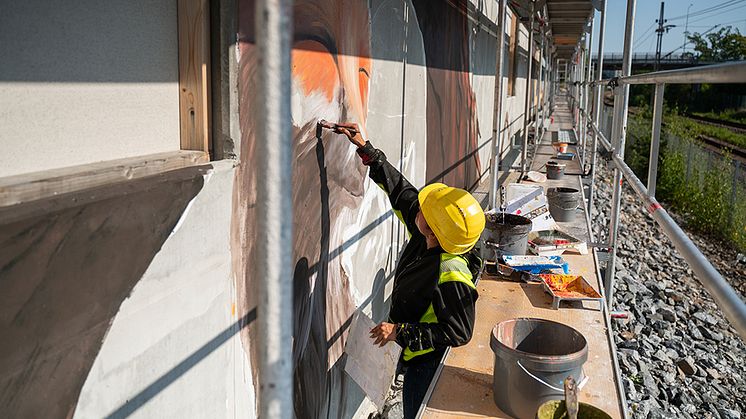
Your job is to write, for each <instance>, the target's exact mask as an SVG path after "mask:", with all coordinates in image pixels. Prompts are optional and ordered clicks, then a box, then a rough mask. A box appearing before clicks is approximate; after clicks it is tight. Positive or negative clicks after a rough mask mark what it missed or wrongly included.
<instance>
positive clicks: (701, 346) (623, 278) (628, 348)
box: [371, 165, 746, 419]
mask: <svg viewBox="0 0 746 419" xmlns="http://www.w3.org/2000/svg"><path fill="white" fill-rule="evenodd" d="M602 166H603V165H602ZM596 186H597V189H596V191H597V194H598V195H597V201H596V202H601V203H605V205H602V207H601V208H600V211H598V209H596V210H595V211H594V214H593V218H592V220H593V223H594V232H595V233H596V237H597V240H596V241H602V240H603V238H604V237H605V236H606V234H607V231H606V230H607V229H608V207H609V203H610V201H611V172H610V171H609V170H608V169H607V168H606V167H599V169H598V172H597V183H596ZM622 202H623V204H622V213H621V214H622V215H621V221H620V228H619V247H618V252H617V255H618V258H617V276H616V277H617V284H616V292H615V295H614V305H613V306H614V310H616V311H624V312H628V313H629V318H628V319H627V320H623V321H617V320H615V321H614V327H615V330H614V332H615V333H614V335H615V341H616V344H617V349H618V353H617V354H618V359H619V365H620V368H621V373H622V379H623V382H624V388H625V390H626V395H627V406H628V411H629V414H630V417H632V418H634V419H638V418H646V419H647V418H650V419H653V418H691V419H695V418H696V419H699V418H705V419H711V418H716V419H717V418H722V419H735V418H738V419H740V418H742V417H744V415H743V414H742V413H741V412H746V400H745V396H746V368H744V365H745V364H746V346H745V345H744V342H743V340H741V338H740V337H739V336H738V334H737V333H736V332H735V330H734V329H733V328H732V327H731V326H730V325H729V324H728V321H727V320H726V319H725V317H724V315H723V314H722V312H720V310H719V309H718V308H717V306H716V305H715V303H714V302H713V300H712V298H711V297H710V296H709V294H708V293H707V291H705V290H704V288H703V287H702V285H701V284H700V283H699V282H698V281H697V280H696V279H695V278H694V275H693V273H692V271H691V269H689V267H688V266H687V264H686V262H685V261H684V260H683V259H682V258H681V256H679V254H678V253H677V251H676V249H675V248H674V247H673V245H672V244H671V243H670V241H669V240H668V238H667V237H665V236H664V235H663V233H662V232H660V230H658V228H657V227H656V224H655V222H654V221H653V219H652V218H651V217H650V216H649V215H648V213H647V211H646V210H645V209H643V208H642V206H641V205H640V201H639V200H638V199H637V198H636V195H635V194H634V191H632V189H631V188H629V187H628V186H626V184H625V187H624V189H623V200H622ZM672 216H673V217H674V218H675V219H677V217H676V215H675V214H672ZM679 221H680V220H678V219H677V222H679ZM680 224H681V223H680ZM690 237H691V239H692V240H693V241H694V243H695V244H696V245H697V247H699V248H700V250H702V252H703V253H704V254H705V256H707V258H708V259H709V260H710V262H711V263H713V265H714V266H715V268H716V269H718V271H720V273H721V274H722V275H723V276H724V277H725V278H726V279H727V280H728V281H729V282H730V284H731V285H732V286H733V287H734V288H735V289H737V290H739V291H740V293H741V295H742V296H743V295H746V257H744V256H743V255H739V254H738V253H737V252H736V250H735V249H734V248H733V247H732V246H729V245H728V244H726V243H724V242H722V241H720V240H717V239H714V238H712V237H706V236H703V235H697V234H691V233H690ZM401 417H402V410H401V377H398V379H397V381H396V382H395V383H394V385H393V386H392V391H391V393H390V394H389V400H388V402H387V404H386V407H385V408H384V411H383V412H381V413H379V414H377V415H372V416H371V418H374V419H399V418H401Z"/></svg>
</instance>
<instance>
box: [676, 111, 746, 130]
mask: <svg viewBox="0 0 746 419" xmlns="http://www.w3.org/2000/svg"><path fill="white" fill-rule="evenodd" d="M686 117H687V118H689V119H693V120H695V121H699V122H704V123H705V124H708V125H714V126H716V127H722V128H727V129H729V130H732V131H735V132H737V133H739V134H746V124H741V123H738V122H730V121H723V120H720V119H715V118H708V117H706V116H698V115H694V114H691V113H688V114H686Z"/></svg>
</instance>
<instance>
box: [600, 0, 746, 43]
mask: <svg viewBox="0 0 746 419" xmlns="http://www.w3.org/2000/svg"><path fill="white" fill-rule="evenodd" d="M690 5H691V7H690ZM660 7H661V2H660V0H637V9H636V14H635V30H634V42H633V46H634V48H633V52H641V53H644V52H655V43H656V35H657V34H656V33H655V28H656V27H657V23H655V21H656V19H658V16H659V15H660ZM607 8H608V12H607V14H606V38H605V40H604V44H605V45H604V52H606V53H612V52H617V53H621V52H622V51H623V46H624V24H625V16H626V13H627V2H626V1H625V0H607ZM711 8H714V9H713V10H709V11H708V9H711ZM687 9H688V12H689V32H690V33H694V32H699V33H703V32H705V31H707V30H708V29H710V28H712V27H713V26H714V25H717V24H720V25H721V26H719V27H717V28H715V29H714V30H713V31H717V30H718V29H720V28H721V27H723V26H732V27H733V30H735V29H736V28H738V30H740V31H741V34H746V0H667V1H665V9H664V19H667V20H668V22H666V24H667V25H676V26H675V27H673V28H671V29H670V30H669V31H668V33H664V34H663V48H662V51H663V53H664V54H667V53H668V52H670V51H672V50H674V49H677V48H678V50H677V51H676V52H675V53H681V52H683V48H680V47H682V46H683V44H684V29H685V24H686V15H687ZM599 22H600V13H598V12H596V18H595V23H594V27H593V32H594V35H593V45H592V47H591V48H592V49H593V54H594V55H595V54H596V52H597V51H598V30H599V26H600V24H599ZM687 51H692V44H691V42H690V43H689V44H688V45H687Z"/></svg>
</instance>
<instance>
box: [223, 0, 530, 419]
mask: <svg viewBox="0 0 746 419" xmlns="http://www.w3.org/2000/svg"><path fill="white" fill-rule="evenodd" d="M477 6H479V5H477ZM470 7H471V8H472V10H473V8H474V6H472V5H471V3H469V0H459V1H455V2H454V1H424V0H412V1H410V0H371V1H370V2H363V1H357V0H315V1H309V0H306V1H303V0H301V1H296V2H294V6H293V13H294V25H295V28H294V31H295V34H294V37H293V42H294V44H293V53H292V90H291V95H292V96H291V103H292V124H293V137H292V141H293V145H292V147H293V148H292V153H293V164H294V166H293V179H292V182H293V191H292V196H293V205H294V211H293V214H292V217H289V222H292V223H293V226H294V229H295V230H294V234H293V243H292V246H289V249H290V248H292V252H293V260H294V261H295V272H294V277H293V285H294V324H295V326H294V330H293V333H294V346H293V361H294V363H295V364H294V365H295V371H294V390H295V395H294V397H295V400H294V409H295V415H296V416H297V417H299V418H318V417H351V416H354V415H356V414H358V415H364V414H365V415H367V413H365V412H366V409H371V406H369V405H366V402H365V401H364V395H363V394H361V391H360V389H359V388H357V385H356V384H355V383H354V382H352V381H351V380H350V379H349V378H348V377H347V376H346V375H345V374H344V372H343V370H342V368H341V365H342V363H343V362H344V357H343V350H344V346H345V342H346V339H347V333H348V328H349V325H350V320H351V316H352V314H353V313H354V311H355V310H357V309H360V310H363V311H364V312H366V313H367V314H369V315H371V316H372V318H373V319H374V320H376V321H380V320H383V319H384V318H385V316H386V315H387V311H388V309H387V307H388V306H387V298H388V296H389V295H390V289H391V286H392V278H391V277H392V275H393V274H392V272H393V269H394V268H395V266H396V260H397V257H398V254H399V251H400V250H401V249H402V247H403V245H404V244H405V242H406V237H405V232H404V229H403V228H402V227H401V225H400V224H399V223H398V222H397V221H396V219H395V217H393V215H392V213H391V211H390V207H389V203H388V200H387V199H386V197H385V196H384V195H383V194H382V193H381V191H380V189H379V188H378V187H377V186H376V185H374V184H373V183H372V182H371V181H370V180H369V179H368V178H367V170H366V168H365V167H364V166H362V164H361V163H360V160H359V158H358V157H357V156H356V154H355V150H354V148H353V147H352V146H351V145H350V144H349V143H348V142H347V141H346V140H345V139H343V138H341V137H340V136H338V135H336V134H333V133H328V132H323V133H321V134H320V135H317V132H316V122H317V121H318V120H319V119H327V120H333V121H336V120H340V121H353V122H357V123H358V124H360V126H361V129H362V131H363V133H364V135H365V136H366V138H368V139H370V140H371V142H373V144H374V145H375V146H377V147H378V148H381V149H382V150H384V152H386V154H387V156H388V158H389V161H390V162H391V163H392V164H394V165H395V166H397V167H399V168H401V170H402V171H403V173H405V174H406V175H407V176H408V178H409V179H410V180H411V181H412V182H413V184H414V185H415V186H418V187H422V186H424V184H425V183H426V182H433V181H443V182H446V183H450V184H452V185H455V186H461V187H467V188H470V187H473V186H474V185H475V184H476V183H477V182H478V181H479V179H480V176H481V175H482V174H483V173H485V172H486V170H487V169H488V167H487V164H488V162H489V156H490V149H489V147H487V146H485V147H483V148H481V149H480V148H479V146H480V145H483V146H484V145H488V144H489V139H490V136H491V127H492V108H493V104H494V100H493V99H494V68H495V52H494V46H495V39H494V36H493V35H491V34H490V33H488V32H487V31H486V30H485V31H483V32H482V33H477V35H473V33H474V31H473V29H474V26H473V23H470V21H469V18H468V17H467V13H469V12H468V10H469V8H470ZM479 7H481V8H482V9H484V5H481V6H479ZM253 9H254V2H253V1H251V0H244V1H241V2H239V40H240V45H239V51H240V61H239V66H240V74H239V91H240V97H241V101H240V103H241V108H240V124H241V133H242V138H241V150H242V156H241V161H242V164H241V165H240V166H239V170H238V173H237V181H236V183H235V188H236V190H235V195H234V196H235V200H234V213H235V214H236V217H235V219H234V227H233V234H234V239H233V246H234V251H233V254H234V269H235V271H236V277H237V281H238V283H237V290H238V293H239V295H238V298H239V302H240V306H241V310H242V311H248V310H252V309H253V308H254V307H255V304H256V303H255V301H254V288H255V286H256V282H257V281H258V280H259V278H261V272H255V271H253V266H255V265H256V263H255V262H254V258H255V257H256V256H255V255H256V247H257V243H256V242H254V241H253V240H252V237H253V236H254V234H255V231H256V224H255V223H256V221H255V220H256V216H255V205H256V199H257V195H256V179H257V178H258V177H259V176H261V173H257V171H256V168H257V164H256V162H257V161H258V159H261V156H258V155H256V143H257V141H260V139H258V138H256V126H257V124H259V123H261V122H262V121H260V120H258V116H257V115H256V113H255V111H254V106H253V102H252V101H253V100H256V99H257V98H255V92H256V90H257V84H256V83H257V77H256V69H257V65H258V63H257V55H256V48H255V38H254V15H253V14H254V10H253ZM493 9H494V10H493ZM480 10H481V9H480ZM490 13H493V14H496V9H495V8H494V7H491V8H490ZM483 19H486V18H483ZM258 100H261V98H258ZM521 101H522V99H521ZM521 103H522V102H521ZM516 116H518V115H516ZM242 339H243V342H244V345H245V347H246V348H247V350H248V351H247V357H248V358H249V359H250V360H251V362H252V364H253V365H254V368H253V371H254V380H255V383H256V382H257V380H258V377H259V376H260V375H261V371H258V370H257V368H256V365H255V363H256V348H255V347H254V346H252V342H257V341H258V340H259V339H261V336H258V335H257V332H256V330H254V329H253V328H252V327H249V328H247V330H246V331H245V332H243V333H242ZM368 411H369V410H368Z"/></svg>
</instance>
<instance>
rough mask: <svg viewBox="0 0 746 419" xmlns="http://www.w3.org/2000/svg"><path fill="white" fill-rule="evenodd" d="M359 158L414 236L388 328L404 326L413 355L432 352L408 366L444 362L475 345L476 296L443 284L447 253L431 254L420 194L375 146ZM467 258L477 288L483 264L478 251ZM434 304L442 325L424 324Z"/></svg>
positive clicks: (400, 334) (401, 336)
mask: <svg viewBox="0 0 746 419" xmlns="http://www.w3.org/2000/svg"><path fill="white" fill-rule="evenodd" d="M358 154H359V155H360V157H361V158H362V160H363V164H365V165H367V166H369V167H370V178H371V179H373V181H375V182H376V183H377V184H378V185H379V186H380V187H381V188H382V189H383V190H384V191H385V192H386V194H387V195H388V196H389V200H390V201H391V206H392V207H393V209H394V212H395V213H396V214H397V216H399V218H400V220H401V221H402V222H403V223H404V224H405V225H406V227H407V230H408V231H409V234H410V235H411V237H410V239H409V242H408V243H407V245H406V246H405V248H404V252H403V253H402V254H401V257H400V258H399V263H398V265H397V267H396V273H395V276H394V289H393V291H392V294H391V310H390V312H389V322H391V323H396V324H397V325H399V326H398V328H397V337H396V341H397V343H399V345H401V346H402V347H403V348H405V349H406V348H409V349H410V350H411V351H422V350H427V349H430V348H432V349H433V351H432V352H429V353H427V354H424V355H420V356H416V357H414V358H412V359H411V360H410V361H409V362H422V361H425V360H430V359H432V358H433V357H440V356H442V354H443V351H444V350H445V349H446V348H447V347H449V346H460V345H464V344H466V343H467V342H469V340H470V339H471V335H472V330H473V328H474V316H475V311H474V304H475V302H476V300H477V297H478V295H477V291H476V289H475V288H473V287H470V286H468V285H466V284H464V283H461V282H445V283H442V284H438V282H439V278H440V273H441V255H443V254H446V252H445V251H444V250H443V249H442V248H441V247H440V246H438V247H436V248H432V249H428V248H427V243H426V240H425V236H423V235H422V233H420V231H419V229H418V228H417V225H416V224H415V217H416V216H417V213H418V212H419V210H420V204H419V200H418V198H417V195H418V190H417V189H416V188H415V187H414V186H412V185H411V184H410V183H409V182H408V181H407V179H405V178H404V176H403V175H402V174H401V173H400V172H399V171H398V170H396V169H395V168H394V167H393V166H392V165H391V164H390V163H389V162H388V161H386V156H385V154H383V152H382V151H380V150H378V149H376V148H374V147H373V146H372V145H371V144H370V142H366V144H365V146H364V147H361V148H359V149H358ZM462 257H463V258H464V259H465V261H466V262H467V264H468V268H469V271H471V275H472V278H471V281H472V283H473V282H474V281H475V279H476V278H477V275H478V272H479V271H480V269H481V263H482V261H481V260H480V259H479V257H478V256H477V253H476V252H475V251H473V250H472V251H471V252H467V253H466V254H464V255H462ZM430 304H432V306H433V310H434V313H435V316H436V317H437V322H436V323H420V319H421V318H422V316H423V314H425V312H426V311H427V309H428V307H429V306H430Z"/></svg>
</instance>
